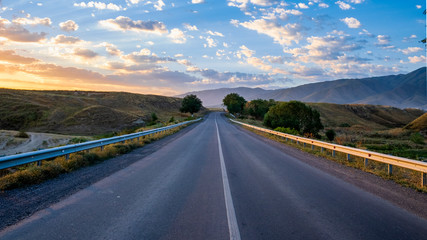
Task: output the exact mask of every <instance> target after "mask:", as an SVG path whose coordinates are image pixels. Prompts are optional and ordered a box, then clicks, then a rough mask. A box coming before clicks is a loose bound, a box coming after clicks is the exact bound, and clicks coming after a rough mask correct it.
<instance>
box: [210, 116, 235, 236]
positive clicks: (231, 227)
mask: <svg viewBox="0 0 427 240" xmlns="http://www.w3.org/2000/svg"><path fill="white" fill-rule="evenodd" d="M215 125H216V134H217V136H218V149H219V160H220V162H221V172H222V185H223V187H224V198H225V208H226V210H227V220H228V231H229V233H230V240H240V232H239V226H238V225H237V219H236V213H235V211H234V205H233V198H232V197H231V191H230V185H229V183H228V176H227V169H226V168H225V163H224V155H223V154H222V147H221V139H220V138H219V130H218V123H217V121H216V118H215Z"/></svg>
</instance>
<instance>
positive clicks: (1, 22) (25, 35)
mask: <svg viewBox="0 0 427 240" xmlns="http://www.w3.org/2000/svg"><path fill="white" fill-rule="evenodd" d="M46 35H47V33H45V32H41V33H31V32H30V31H28V30H27V29H25V28H23V27H22V26H21V25H19V24H12V25H11V22H10V21H9V20H7V19H4V18H1V17H0V36H1V37H2V38H7V39H9V40H11V41H15V42H40V41H42V40H44V39H45V36H46Z"/></svg>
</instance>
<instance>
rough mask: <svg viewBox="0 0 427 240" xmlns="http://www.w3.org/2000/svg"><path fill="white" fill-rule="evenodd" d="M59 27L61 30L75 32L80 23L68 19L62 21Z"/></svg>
mask: <svg viewBox="0 0 427 240" xmlns="http://www.w3.org/2000/svg"><path fill="white" fill-rule="evenodd" d="M59 27H60V28H61V30H63V31H66V32H73V31H76V30H77V29H79V25H78V24H77V23H75V22H74V21H73V20H68V21H65V22H62V23H59Z"/></svg>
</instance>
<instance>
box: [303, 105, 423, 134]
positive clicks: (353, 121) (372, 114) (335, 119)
mask: <svg viewBox="0 0 427 240" xmlns="http://www.w3.org/2000/svg"><path fill="white" fill-rule="evenodd" d="M308 105H310V106H311V107H312V108H314V109H316V110H317V111H318V112H319V113H320V119H321V120H322V123H323V125H325V127H340V126H350V127H353V128H363V129H366V130H369V129H371V130H381V129H388V128H401V127H404V126H405V125H407V124H408V123H410V122H411V121H413V120H414V119H417V118H419V117H420V116H421V115H423V114H424V111H422V110H418V109H399V108H394V107H386V106H378V105H367V104H333V103H308Z"/></svg>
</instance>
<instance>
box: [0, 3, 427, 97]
mask: <svg viewBox="0 0 427 240" xmlns="http://www.w3.org/2000/svg"><path fill="white" fill-rule="evenodd" d="M0 5H1V6H0V9H1V10H0V87H10V88H22V89H68V90H74V89H80V90H99V91H127V92H137V93H151V94H160V95H176V94H180V93H185V92H189V91H195V90H203V89H212V88H219V87H238V86H245V87H262V88H265V89H276V88H285V87H293V86H297V85H302V84H307V83H313V82H319V81H327V80H334V79H341V78H363V77H370V76H381V75H388V74H399V73H407V72H410V71H413V70H415V69H417V68H419V67H423V66H425V65H426V48H425V47H424V45H423V44H422V43H420V40H421V39H423V38H424V37H425V35H426V21H425V15H423V14H422V13H423V10H424V9H425V1H418V0H405V1H403V0H391V1H386V0H381V1H380V0H337V1H327V0H311V1H305V0H301V1H273V0H225V1H219V0H215V1H214V0H187V1H170V0H153V1H146V0H119V1H103V0H99V1H21V0H13V1H12V0H2V1H0Z"/></svg>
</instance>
